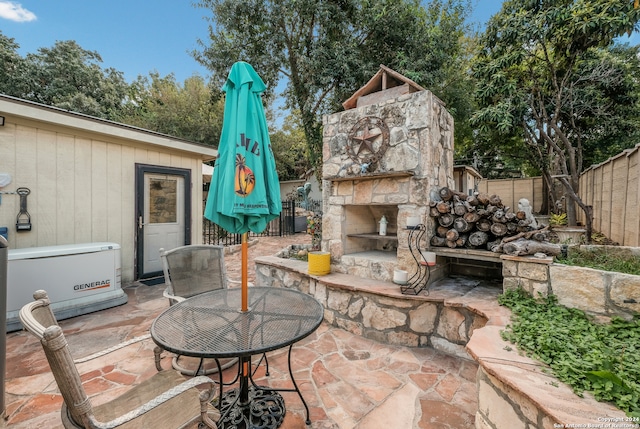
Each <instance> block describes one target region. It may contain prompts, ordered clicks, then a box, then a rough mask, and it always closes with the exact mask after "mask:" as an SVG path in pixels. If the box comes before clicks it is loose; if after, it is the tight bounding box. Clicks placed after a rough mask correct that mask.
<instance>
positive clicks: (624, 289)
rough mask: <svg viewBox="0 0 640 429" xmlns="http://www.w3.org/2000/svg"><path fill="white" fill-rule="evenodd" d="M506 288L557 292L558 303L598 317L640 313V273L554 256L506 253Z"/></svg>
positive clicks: (534, 291) (503, 264) (544, 293)
mask: <svg viewBox="0 0 640 429" xmlns="http://www.w3.org/2000/svg"><path fill="white" fill-rule="evenodd" d="M501 259H502V274H503V277H504V280H503V288H504V290H508V289H515V288H522V289H524V290H526V291H527V292H529V293H530V294H531V295H533V296H538V295H541V296H543V297H546V296H548V295H551V294H553V295H555V296H556V297H557V298H558V303H559V304H561V305H564V306H566V307H571V308H577V309H580V310H583V311H584V312H586V313H588V314H593V315H597V316H607V317H612V316H619V317H624V318H630V317H632V316H633V315H634V314H640V276H634V275H630V274H622V273H615V272H610V271H602V270H594V269H592V268H584V267H575V266H569V265H563V264H557V263H553V258H535V257H530V256H527V257H519V256H508V255H503V256H502V257H501Z"/></svg>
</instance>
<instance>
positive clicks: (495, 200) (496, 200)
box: [489, 194, 502, 207]
mask: <svg viewBox="0 0 640 429" xmlns="http://www.w3.org/2000/svg"><path fill="white" fill-rule="evenodd" d="M489 204H491V205H492V206H497V207H502V199H500V197H499V196H498V195H496V194H493V195H491V196H490V197H489Z"/></svg>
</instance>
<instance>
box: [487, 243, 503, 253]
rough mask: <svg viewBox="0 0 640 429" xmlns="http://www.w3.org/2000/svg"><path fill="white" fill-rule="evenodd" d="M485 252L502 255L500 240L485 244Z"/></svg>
mask: <svg viewBox="0 0 640 429" xmlns="http://www.w3.org/2000/svg"><path fill="white" fill-rule="evenodd" d="M487 250H490V251H492V252H494V253H502V240H496V241H489V242H488V243H487Z"/></svg>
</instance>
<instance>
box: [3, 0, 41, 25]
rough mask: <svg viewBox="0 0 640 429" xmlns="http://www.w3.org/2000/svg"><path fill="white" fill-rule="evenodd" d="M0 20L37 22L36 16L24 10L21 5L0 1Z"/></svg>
mask: <svg viewBox="0 0 640 429" xmlns="http://www.w3.org/2000/svg"><path fill="white" fill-rule="evenodd" d="M0 18H4V19H8V20H10V21H15V22H29V21H35V20H36V19H37V18H36V14H35V13H33V12H31V11H29V10H27V9H25V8H23V7H22V5H21V4H20V3H14V2H12V1H0Z"/></svg>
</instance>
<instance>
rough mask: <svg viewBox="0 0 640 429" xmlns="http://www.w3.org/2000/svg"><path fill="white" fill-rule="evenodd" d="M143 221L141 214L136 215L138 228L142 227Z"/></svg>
mask: <svg viewBox="0 0 640 429" xmlns="http://www.w3.org/2000/svg"><path fill="white" fill-rule="evenodd" d="M143 226H144V223H143V222H142V216H138V229H142V227H143Z"/></svg>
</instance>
